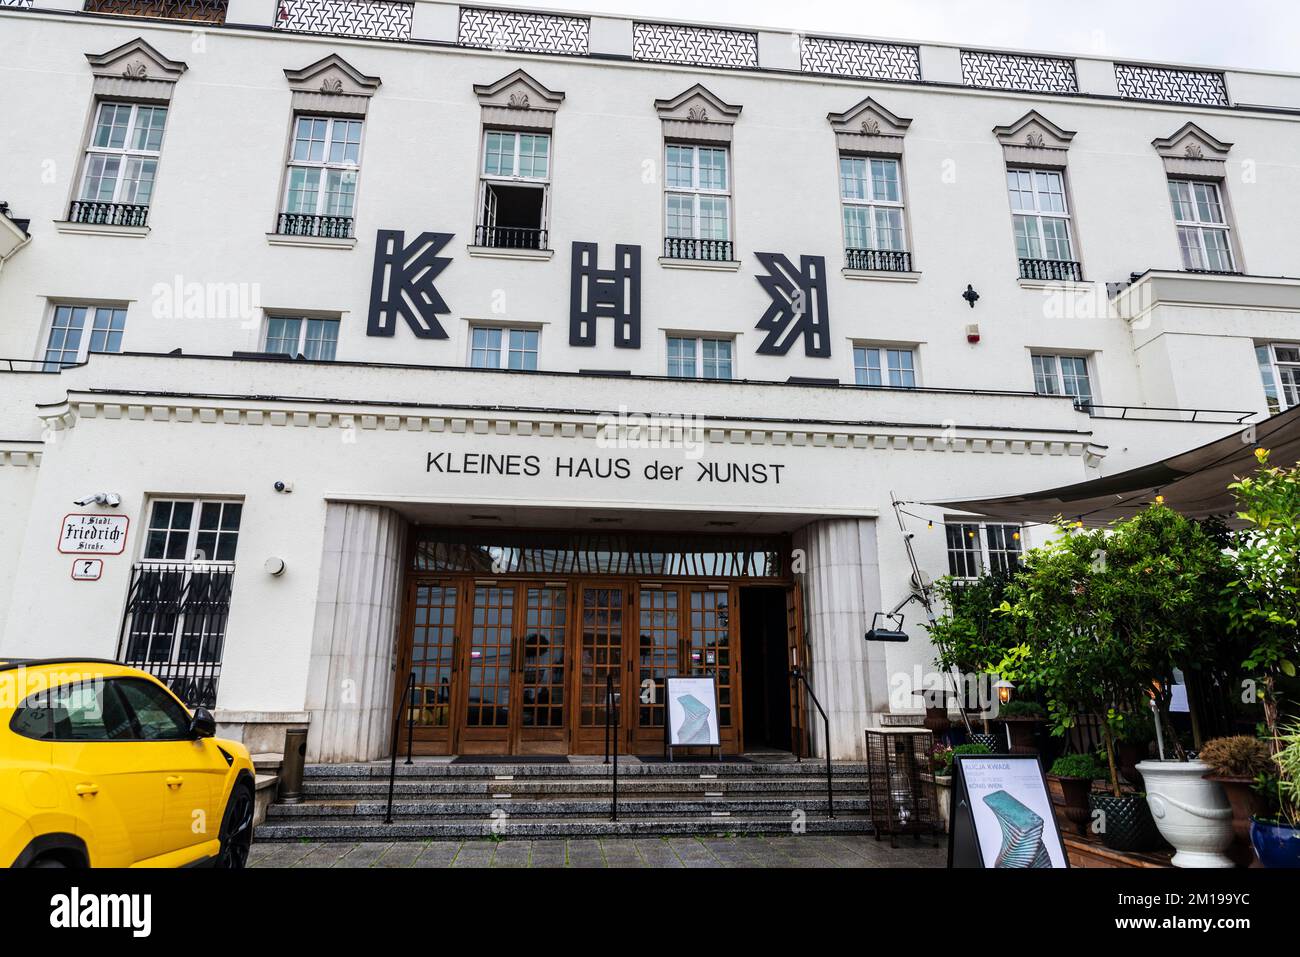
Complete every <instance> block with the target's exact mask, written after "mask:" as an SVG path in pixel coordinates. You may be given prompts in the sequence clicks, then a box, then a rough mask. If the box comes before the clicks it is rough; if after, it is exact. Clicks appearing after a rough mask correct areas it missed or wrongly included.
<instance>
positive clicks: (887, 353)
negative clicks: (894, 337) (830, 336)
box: [853, 346, 916, 389]
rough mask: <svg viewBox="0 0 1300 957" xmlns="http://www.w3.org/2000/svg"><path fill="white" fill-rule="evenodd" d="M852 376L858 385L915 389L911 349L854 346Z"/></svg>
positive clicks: (914, 369)
mask: <svg viewBox="0 0 1300 957" xmlns="http://www.w3.org/2000/svg"><path fill="white" fill-rule="evenodd" d="M853 376H854V381H855V382H857V384H858V385H880V386H884V385H887V386H892V387H894V388H903V389H913V388H915V387H916V362H915V359H914V356H913V354H912V350H911V349H896V348H888V347H885V346H854V347H853Z"/></svg>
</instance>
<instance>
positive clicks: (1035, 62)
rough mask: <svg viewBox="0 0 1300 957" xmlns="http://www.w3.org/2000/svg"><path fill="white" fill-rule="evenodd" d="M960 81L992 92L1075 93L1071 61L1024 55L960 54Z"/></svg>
mask: <svg viewBox="0 0 1300 957" xmlns="http://www.w3.org/2000/svg"><path fill="white" fill-rule="evenodd" d="M961 81H962V83H964V84H965V85H966V86H978V87H985V88H987V89H991V90H1028V91H1031V92H1034V93H1078V92H1079V80H1078V78H1077V77H1076V76H1075V73H1074V61H1073V60H1070V59H1066V58H1064V57H1054V56H1030V55H1028V54H1023V53H988V52H985V51H983V50H962V51H961Z"/></svg>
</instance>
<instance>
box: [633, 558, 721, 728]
mask: <svg viewBox="0 0 1300 957" xmlns="http://www.w3.org/2000/svg"><path fill="white" fill-rule="evenodd" d="M737 598H738V595H737V590H736V587H735V586H734V585H720V584H719V585H711V584H689V585H676V584H666V583H647V582H643V583H641V585H639V586H638V588H637V618H636V627H635V629H634V631H635V634H634V640H635V641H636V648H635V655H636V657H635V661H636V669H635V672H634V679H635V680H634V682H633V688H632V691H633V693H634V695H635V701H634V702H633V709H632V714H631V715H630V718H631V725H632V749H633V751H634V752H635V753H637V754H662V753H663V749H664V721H665V718H666V714H667V709H666V705H665V701H664V688H665V685H664V679H665V678H667V677H669V676H671V675H712V676H713V677H714V678H715V679H716V681H717V688H718V731H719V738H720V740H721V741H722V749H723V751H724V752H726V753H728V754H736V753H739V751H740V749H741V746H742V734H741V710H740V627H739V617H738V603H737Z"/></svg>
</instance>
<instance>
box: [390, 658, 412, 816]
mask: <svg viewBox="0 0 1300 957" xmlns="http://www.w3.org/2000/svg"><path fill="white" fill-rule="evenodd" d="M403 698H404V699H405V701H406V715H407V718H406V721H407V724H406V762H405V763H407V764H411V763H413V762H412V761H411V740H412V738H413V737H414V735H415V669H414V668H412V669H411V673H410V674H409V675H408V676H407V678H406V694H405V695H403ZM401 740H402V709H401V707H400V706H399V707H396V708H394V709H393V747H392V757H391V759H390V762H389V765H388V812H387V813H386V814H385V815H384V823H385V824H392V823H393V789H394V787H396V785H397V748H398V745H399V742H400V741H401Z"/></svg>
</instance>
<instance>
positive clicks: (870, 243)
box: [840, 156, 911, 271]
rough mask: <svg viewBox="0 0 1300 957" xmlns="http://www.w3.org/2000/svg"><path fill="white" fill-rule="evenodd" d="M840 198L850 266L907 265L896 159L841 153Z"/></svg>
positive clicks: (903, 267) (899, 181) (901, 196)
mask: <svg viewBox="0 0 1300 957" xmlns="http://www.w3.org/2000/svg"><path fill="white" fill-rule="evenodd" d="M840 202H841V206H842V209H843V215H844V248H845V249H846V250H847V253H846V257H847V259H848V265H849V268H850V269H896V270H903V271H907V270H910V269H911V263H910V261H905V260H907V259H908V258H909V257H906V250H907V241H906V237H905V236H904V234H903V189H902V180H901V178H900V172H899V164H898V160H896V159H885V158H880V157H867V156H841V157H840ZM882 253H893V254H895V255H882ZM899 254H901V255H899Z"/></svg>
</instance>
